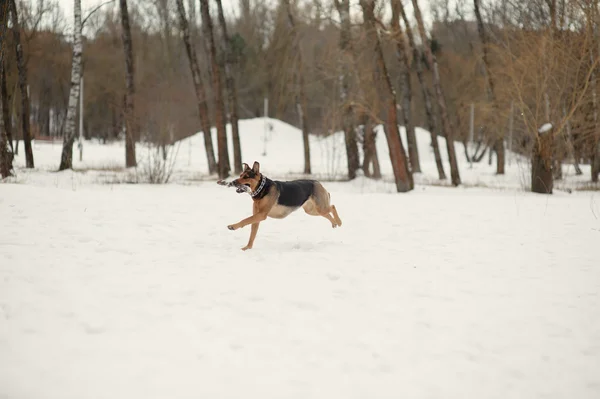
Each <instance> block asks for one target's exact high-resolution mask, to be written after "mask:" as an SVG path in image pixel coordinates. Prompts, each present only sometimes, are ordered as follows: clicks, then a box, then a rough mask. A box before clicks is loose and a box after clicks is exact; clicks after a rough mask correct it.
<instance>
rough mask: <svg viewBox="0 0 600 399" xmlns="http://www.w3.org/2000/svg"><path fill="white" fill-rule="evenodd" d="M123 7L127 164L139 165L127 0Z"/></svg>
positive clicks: (127, 165)
mask: <svg viewBox="0 0 600 399" xmlns="http://www.w3.org/2000/svg"><path fill="white" fill-rule="evenodd" d="M119 4H120V9H121V26H122V32H121V36H122V40H123V50H124V52H125V70H126V77H125V86H126V88H127V92H126V94H125V126H126V133H125V166H126V167H128V168H129V167H132V166H137V161H136V157H135V143H136V141H137V140H138V129H137V126H138V123H137V120H136V119H135V106H134V96H135V80H134V73H135V70H134V64H133V44H132V41H131V28H130V26H129V12H128V11H127V0H119Z"/></svg>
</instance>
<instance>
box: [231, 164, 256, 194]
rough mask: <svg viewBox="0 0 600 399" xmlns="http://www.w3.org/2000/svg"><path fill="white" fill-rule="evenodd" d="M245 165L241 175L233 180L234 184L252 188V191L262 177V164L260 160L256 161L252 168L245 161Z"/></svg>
mask: <svg viewBox="0 0 600 399" xmlns="http://www.w3.org/2000/svg"><path fill="white" fill-rule="evenodd" d="M243 166H244V170H243V171H242V173H241V174H240V177H238V178H237V179H235V180H234V181H233V184H234V185H236V186H237V187H240V186H245V187H248V188H250V191H254V190H256V188H257V187H258V185H259V184H260V179H261V177H262V175H261V173H260V164H259V163H258V162H254V165H252V168H251V167H250V166H248V164H247V163H245V164H244V165H243ZM238 192H239V190H238Z"/></svg>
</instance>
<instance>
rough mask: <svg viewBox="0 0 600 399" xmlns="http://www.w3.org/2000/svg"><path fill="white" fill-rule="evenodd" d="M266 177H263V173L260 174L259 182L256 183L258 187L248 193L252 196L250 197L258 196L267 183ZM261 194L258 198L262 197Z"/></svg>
mask: <svg viewBox="0 0 600 399" xmlns="http://www.w3.org/2000/svg"><path fill="white" fill-rule="evenodd" d="M267 180H268V179H267V178H266V177H265V175H262V176H261V178H260V184H259V185H258V188H257V189H256V190H255V191H252V192H251V193H250V196H252V198H256V197H258V196H259V195H260V194H261V192H262V191H263V190H264V188H265V186H266V185H267ZM262 197H263V196H261V197H260V198H262Z"/></svg>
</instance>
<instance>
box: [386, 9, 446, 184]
mask: <svg viewBox="0 0 600 399" xmlns="http://www.w3.org/2000/svg"><path fill="white" fill-rule="evenodd" d="M398 8H399V10H400V14H401V15H402V20H403V21H404V26H405V30H406V36H407V37H408V43H409V47H410V48H411V49H412V53H413V62H414V63H415V67H416V68H415V69H416V71H417V78H418V79H419V85H420V86H421V93H422V95H423V101H424V102H425V115H426V119H427V128H428V129H429V132H430V134H431V147H432V148H433V154H434V158H435V165H436V167H437V171H438V177H439V179H440V180H446V173H445V172H444V164H443V163H442V156H441V154H440V146H439V144H438V139H437V136H438V127H437V123H436V119H435V114H434V112H433V106H432V103H431V93H430V92H429V87H428V86H427V82H426V81H425V76H424V75H423V61H422V60H421V52H420V51H419V48H418V47H417V45H416V43H415V38H414V36H413V33H412V28H411V27H410V22H409V21H408V17H407V15H406V12H405V10H404V5H403V4H402V1H399V4H398Z"/></svg>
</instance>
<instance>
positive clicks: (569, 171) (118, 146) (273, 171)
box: [13, 118, 590, 192]
mask: <svg viewBox="0 0 600 399" xmlns="http://www.w3.org/2000/svg"><path fill="white" fill-rule="evenodd" d="M265 126H266V127H267V128H265ZM228 131H229V132H230V131H231V129H230V126H229V125H228ZM377 132H378V133H377V141H376V146H377V151H378V154H379V159H380V163H381V170H382V173H383V175H384V180H383V182H371V181H365V184H366V187H365V191H369V192H372V191H373V190H377V191H385V192H393V191H394V185H393V184H392V182H393V172H392V165H391V163H390V161H389V152H388V147H387V141H386V138H385V134H384V133H383V129H382V127H381V126H378V127H377ZM212 135H213V145H214V150H215V154H216V153H217V139H216V130H214V129H213V131H212ZM240 136H241V137H240V138H241V147H242V153H243V155H244V160H243V162H246V163H252V162H253V161H255V160H256V161H259V162H260V163H261V165H263V168H264V170H265V171H268V172H269V174H270V175H271V176H274V177H276V178H281V179H285V178H290V179H291V178H297V177H302V176H303V175H302V171H303V170H304V154H303V152H302V149H303V144H302V132H301V131H300V130H298V129H297V128H295V127H294V126H291V125H289V124H287V123H285V122H282V121H279V120H277V119H272V118H254V119H246V120H242V121H240ZM401 136H402V140H403V143H404V145H405V147H406V133H405V131H404V128H403V127H402V128H401ZM265 137H266V139H267V140H266V155H263V154H264V149H265V140H264V138H265ZM416 139H417V146H418V149H419V157H420V159H421V169H422V173H419V174H415V183H416V184H417V185H427V186H431V185H434V186H450V181H449V179H448V180H445V181H440V180H439V179H438V174H437V168H436V166H435V160H434V155H433V150H432V148H431V146H430V143H431V136H430V134H429V132H427V131H426V130H424V129H422V128H419V127H417V128H416ZM438 141H439V146H440V150H441V153H442V160H443V163H444V168H445V171H446V175H447V176H449V175H450V169H449V162H448V155H447V151H446V141H445V139H444V138H442V137H440V138H438ZM310 146H311V164H312V171H313V177H315V178H318V179H322V180H340V179H345V178H346V168H347V167H346V165H347V163H346V159H345V154H346V152H345V151H346V149H345V144H344V135H343V133H342V132H337V133H334V134H331V135H330V136H328V137H325V138H317V137H313V136H311V139H310ZM21 148H23V146H22V143H21ZM474 148H475V145H473V146H471V147H470V151H471V153H472V152H473V150H474ZM61 149H62V143H61V142H57V143H45V142H35V143H34V156H35V164H36V168H37V169H38V170H37V171H36V173H30V171H28V170H27V169H25V168H24V166H25V159H24V157H23V156H19V157H17V162H16V164H17V166H19V170H18V176H17V178H15V179H13V181H16V182H21V183H26V184H36V185H47V184H52V185H53V186H55V187H69V188H72V187H74V186H77V185H79V184H88V183H101V184H112V183H115V182H123V181H139V179H140V177H139V176H140V175H142V174H143V172H144V165H145V164H147V163H148V159H150V157H151V156H150V151H149V150H148V149H147V148H146V147H145V146H143V145H141V144H138V146H137V158H138V162H139V163H140V167H139V168H138V170H129V171H127V172H124V171H123V168H124V163H125V160H124V158H125V156H124V154H125V148H124V144H123V143H112V144H108V145H100V144H98V143H96V142H88V141H86V142H85V143H84V150H83V162H80V161H79V153H78V151H75V152H74V167H75V169H77V170H78V171H79V172H80V173H76V174H70V173H69V172H66V173H60V174H57V173H54V172H55V171H56V170H57V169H58V165H59V163H60V154H61ZM455 150H456V154H457V159H458V164H459V169H460V176H461V180H462V183H463V186H464V187H485V188H491V189H495V190H509V191H515V190H519V191H523V190H525V191H529V188H530V182H531V167H530V163H529V160H528V159H526V158H524V157H522V156H520V155H518V154H515V153H512V152H510V151H507V154H506V157H507V158H506V160H507V163H506V174H505V175H500V176H499V175H496V173H495V172H496V169H495V159H494V162H493V164H492V166H489V165H488V162H487V159H488V156H487V154H486V156H485V157H484V160H482V161H481V162H480V163H474V164H473V165H472V166H471V165H470V164H469V162H468V161H467V159H466V157H465V155H464V147H463V145H462V144H460V143H455ZM173 152H174V153H176V154H177V157H176V158H175V160H174V164H175V171H174V174H173V177H172V179H171V181H172V182H177V183H183V184H190V183H196V182H198V181H199V180H211V181H214V180H215V178H214V177H209V176H207V172H208V166H207V161H206V152H205V150H204V138H203V136H202V134H196V135H194V136H192V137H190V138H187V139H184V140H182V141H180V142H179V143H178V144H176V145H175V146H174V148H173ZM229 153H230V156H231V157H233V144H232V142H231V134H230V135H229ZM361 154H362V152H361ZM361 156H362V155H361ZM581 168H582V171H583V175H581V176H576V175H575V169H574V167H573V165H569V164H565V165H563V176H564V180H562V181H557V182H555V185H554V188H555V189H556V190H567V189H575V188H580V187H583V186H587V185H589V180H590V178H589V177H590V167H589V165H581ZM40 171H45V172H46V173H39V172H40ZM81 172H84V173H81Z"/></svg>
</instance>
